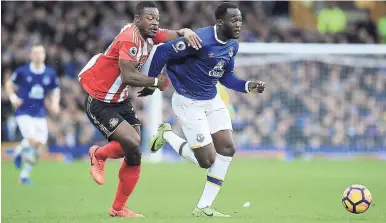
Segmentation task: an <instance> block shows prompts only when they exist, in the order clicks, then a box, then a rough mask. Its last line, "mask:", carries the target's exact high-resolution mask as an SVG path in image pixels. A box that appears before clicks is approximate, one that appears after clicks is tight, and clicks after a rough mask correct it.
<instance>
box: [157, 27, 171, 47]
mask: <svg viewBox="0 0 386 223" xmlns="http://www.w3.org/2000/svg"><path fill="white" fill-rule="evenodd" d="M168 32H169V30H168V29H158V30H157V34H156V36H155V37H154V38H153V42H154V44H159V43H164V42H166V38H167V36H168Z"/></svg>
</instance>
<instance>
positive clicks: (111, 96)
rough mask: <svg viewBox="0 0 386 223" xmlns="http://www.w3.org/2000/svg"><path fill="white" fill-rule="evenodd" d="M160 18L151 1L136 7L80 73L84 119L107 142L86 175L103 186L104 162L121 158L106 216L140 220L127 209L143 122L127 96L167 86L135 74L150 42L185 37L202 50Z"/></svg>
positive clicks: (193, 39) (188, 34)
mask: <svg viewBox="0 0 386 223" xmlns="http://www.w3.org/2000/svg"><path fill="white" fill-rule="evenodd" d="M159 18H160V15H159V12H158V9H157V8H156V6H155V5H154V4H153V3H152V2H140V3H138V5H137V6H136V9H135V16H134V23H133V24H127V25H126V26H125V27H123V28H122V30H121V32H120V33H119V34H118V35H117V36H116V38H115V40H114V41H113V42H112V43H111V45H110V46H109V48H108V49H107V50H106V52H105V53H103V54H97V55H95V56H94V57H93V58H92V59H91V60H90V61H89V62H88V64H87V65H86V66H85V67H84V68H83V70H82V71H81V72H80V74H79V81H80V83H81V85H82V87H83V89H84V90H85V91H86V92H87V96H86V99H85V108H86V113H87V116H88V117H89V119H90V121H91V122H92V123H93V125H94V126H95V127H96V128H97V129H98V130H99V131H100V132H101V133H102V134H103V135H104V136H105V138H106V139H107V140H108V141H109V143H108V144H106V145H104V146H101V147H98V146H92V147H91V148H90V150H89V155H90V159H91V168H90V172H91V175H92V177H93V178H94V180H95V181H96V182H97V183H98V184H104V165H105V161H106V159H107V158H112V159H117V158H122V157H124V161H123V162H122V165H121V168H120V170H119V174H118V176H119V184H118V188H117V192H116V195H115V199H114V203H113V205H112V207H111V208H110V211H109V214H110V216H119V217H143V216H142V215H140V214H137V213H134V212H133V211H131V210H130V209H129V208H127V207H126V201H127V199H128V197H129V196H130V194H131V193H132V191H133V190H134V188H135V185H136V184H137V181H138V179H139V175H140V169H141V166H140V165H141V152H140V140H141V137H140V135H139V134H140V124H141V122H140V121H139V120H138V119H137V116H136V114H135V111H134V108H133V106H132V105H131V103H130V100H129V98H128V90H129V86H133V87H156V88H159V89H160V90H161V91H163V90H164V89H166V88H167V86H168V83H169V80H168V79H167V78H166V77H164V76H162V75H161V76H159V77H158V78H154V77H148V76H147V75H145V74H143V73H141V72H139V70H140V69H141V67H142V66H143V65H144V64H145V62H146V60H147V58H148V56H149V53H150V51H151V49H152V46H153V45H154V44H158V43H162V42H166V41H170V40H173V39H176V38H178V37H181V36H184V38H185V40H186V41H187V42H188V43H189V44H190V45H191V46H192V47H195V48H197V49H198V48H199V47H200V46H201V45H200V39H199V38H198V36H197V35H196V33H194V32H193V31H192V30H190V29H181V30H178V31H172V30H164V29H160V28H159V27H158V25H159Z"/></svg>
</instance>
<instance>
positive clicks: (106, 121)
mask: <svg viewBox="0 0 386 223" xmlns="http://www.w3.org/2000/svg"><path fill="white" fill-rule="evenodd" d="M84 106H85V109H86V114H87V117H88V118H89V119H90V121H91V123H92V124H93V125H94V126H95V127H96V128H97V129H98V130H99V131H100V132H101V133H102V134H103V135H104V137H105V138H106V139H107V140H109V141H110V139H109V138H110V136H111V134H113V133H114V131H115V130H116V129H117V128H118V126H119V124H121V123H122V122H123V121H127V122H128V123H129V124H130V125H132V126H136V125H141V122H140V121H139V120H138V118H137V115H136V114H135V111H134V108H133V106H132V105H131V103H130V100H129V99H128V100H126V101H123V102H119V103H106V102H103V101H99V100H97V99H94V98H93V97H91V96H90V95H88V94H87V95H86V98H85V100H84Z"/></svg>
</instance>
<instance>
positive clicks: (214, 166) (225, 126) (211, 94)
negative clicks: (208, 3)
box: [139, 2, 265, 217]
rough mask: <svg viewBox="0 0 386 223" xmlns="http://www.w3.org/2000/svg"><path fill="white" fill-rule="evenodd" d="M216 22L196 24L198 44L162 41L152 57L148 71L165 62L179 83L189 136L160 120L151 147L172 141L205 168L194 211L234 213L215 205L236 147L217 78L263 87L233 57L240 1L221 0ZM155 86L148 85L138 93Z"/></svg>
mask: <svg viewBox="0 0 386 223" xmlns="http://www.w3.org/2000/svg"><path fill="white" fill-rule="evenodd" d="M215 18H216V25H215V26H211V27H206V28H201V29H198V30H197V31H196V32H197V34H198V36H199V37H200V38H201V39H202V41H203V42H202V48H201V49H200V50H196V49H193V48H192V47H190V46H189V45H188V44H187V43H186V42H185V41H184V40H183V39H182V38H179V39H177V40H174V41H171V42H169V43H165V44H163V45H161V46H158V47H157V49H156V51H155V54H154V57H153V60H152V62H151V66H150V70H149V76H151V77H156V76H158V75H159V74H160V72H161V70H162V68H163V67H164V65H165V64H167V65H166V68H167V72H168V75H169V78H170V80H171V82H172V84H173V86H174V88H175V90H176V91H175V92H174V94H173V97H172V106H173V110H174V112H175V114H176V115H177V118H178V120H179V123H180V125H181V127H182V129H183V132H184V135H185V137H186V138H187V141H185V140H184V139H182V138H180V137H179V136H177V135H176V134H175V133H173V132H172V131H171V126H170V124H168V123H164V124H161V125H160V127H159V129H158V134H157V135H156V136H155V137H154V138H153V139H152V140H151V141H150V145H149V147H150V148H151V150H152V152H156V151H158V150H159V149H160V148H161V147H162V146H163V145H164V143H166V142H167V143H169V144H170V145H171V146H172V147H173V149H174V150H175V151H176V152H178V153H179V154H180V155H181V156H182V157H184V158H185V159H187V160H189V161H191V162H192V163H194V164H196V165H198V166H200V167H202V168H205V169H207V170H208V171H207V173H208V174H207V182H206V185H205V188H204V191H203V194H202V196H201V199H200V201H199V202H198V204H197V207H196V208H195V209H194V211H193V214H194V215H195V216H210V217H230V215H226V214H222V213H220V212H218V211H217V210H216V209H214V208H213V207H212V203H213V201H214V199H215V198H216V196H217V194H218V192H219V191H220V188H221V185H222V183H223V181H224V179H225V175H226V173H227V170H228V167H229V165H230V163H231V161H232V157H233V155H234V153H235V143H234V141H233V137H232V123H231V119H230V116H229V112H228V110H227V108H226V106H225V104H224V102H223V101H222V100H221V98H220V96H219V94H218V93H217V90H216V84H217V83H218V81H219V82H220V83H221V84H222V85H224V86H226V87H227V88H230V89H233V90H235V91H239V92H243V93H248V92H251V91H257V92H259V93H262V92H263V91H264V87H265V84H264V82H261V81H245V80H240V79H238V78H237V77H236V76H235V75H234V73H233V70H234V60H235V56H236V54H237V51H238V48H239V44H238V41H237V40H236V39H237V38H238V37H239V35H240V31H241V25H242V16H241V12H240V10H239V9H238V8H237V6H235V5H233V4H231V3H229V2H226V3H221V4H220V5H219V6H218V7H217V9H216V11H215ZM153 92H154V89H150V88H144V89H143V90H142V91H140V92H139V96H147V95H150V94H152V93H153Z"/></svg>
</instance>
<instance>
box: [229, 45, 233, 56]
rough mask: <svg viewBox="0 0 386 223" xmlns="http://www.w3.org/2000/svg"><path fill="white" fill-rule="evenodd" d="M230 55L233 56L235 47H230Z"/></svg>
mask: <svg viewBox="0 0 386 223" xmlns="http://www.w3.org/2000/svg"><path fill="white" fill-rule="evenodd" d="M229 57H233V47H231V48H230V49H229Z"/></svg>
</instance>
